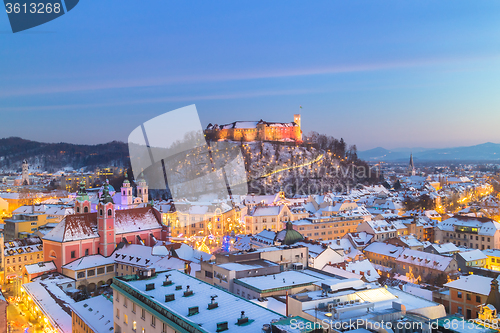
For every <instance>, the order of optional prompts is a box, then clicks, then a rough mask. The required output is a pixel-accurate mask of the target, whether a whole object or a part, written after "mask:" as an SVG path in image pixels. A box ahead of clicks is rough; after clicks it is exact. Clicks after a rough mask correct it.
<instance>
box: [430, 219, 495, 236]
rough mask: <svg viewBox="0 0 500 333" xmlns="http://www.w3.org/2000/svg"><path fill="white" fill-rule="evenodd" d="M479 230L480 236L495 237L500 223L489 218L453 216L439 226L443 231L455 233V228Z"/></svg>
mask: <svg viewBox="0 0 500 333" xmlns="http://www.w3.org/2000/svg"><path fill="white" fill-rule="evenodd" d="M456 226H457V227H469V228H477V233H478V234H479V235H486V236H493V235H495V233H496V232H497V230H499V229H500V223H498V222H496V221H493V220H491V219H489V218H481V217H468V216H457V215H456V216H453V217H450V218H449V219H447V220H445V221H443V222H440V223H438V224H437V228H438V229H440V230H443V231H455V227H456Z"/></svg>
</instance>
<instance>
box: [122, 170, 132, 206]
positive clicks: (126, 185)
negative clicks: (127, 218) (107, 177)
mask: <svg viewBox="0 0 500 333" xmlns="http://www.w3.org/2000/svg"><path fill="white" fill-rule="evenodd" d="M121 191H122V200H121V204H122V205H126V206H130V205H132V203H133V199H134V198H133V196H132V187H130V181H129V180H128V178H127V173H126V172H125V180H124V181H123V185H122V188H121Z"/></svg>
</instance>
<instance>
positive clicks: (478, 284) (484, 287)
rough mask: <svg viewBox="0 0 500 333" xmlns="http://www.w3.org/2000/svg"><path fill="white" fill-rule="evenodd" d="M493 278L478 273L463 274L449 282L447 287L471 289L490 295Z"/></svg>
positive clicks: (471, 290)
mask: <svg viewBox="0 0 500 333" xmlns="http://www.w3.org/2000/svg"><path fill="white" fill-rule="evenodd" d="M491 281H493V278H489V277H486V276H481V275H477V274H473V275H467V276H461V277H460V278H459V279H458V280H455V281H451V282H448V283H447V284H445V285H444V286H445V287H448V288H454V289H459V290H463V291H469V292H471V293H475V294H480V295H485V296H487V295H489V293H490V290H491Z"/></svg>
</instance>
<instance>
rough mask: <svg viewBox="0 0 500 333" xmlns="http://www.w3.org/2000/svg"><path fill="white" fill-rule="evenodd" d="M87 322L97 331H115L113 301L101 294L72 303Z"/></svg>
mask: <svg viewBox="0 0 500 333" xmlns="http://www.w3.org/2000/svg"><path fill="white" fill-rule="evenodd" d="M71 309H72V310H73V312H75V313H76V314H77V315H78V317H80V319H82V320H83V321H84V322H85V324H87V325H88V326H89V328H90V329H92V332H95V333H110V332H113V331H114V321H113V301H111V300H110V299H108V298H106V297H104V296H103V295H99V296H96V297H92V298H89V299H86V300H83V301H80V302H76V303H74V304H72V305H71Z"/></svg>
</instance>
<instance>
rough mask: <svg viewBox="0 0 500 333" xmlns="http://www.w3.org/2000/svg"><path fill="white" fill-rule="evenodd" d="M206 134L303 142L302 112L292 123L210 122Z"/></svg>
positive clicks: (227, 138) (259, 139)
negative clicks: (213, 123) (223, 123)
mask: <svg viewBox="0 0 500 333" xmlns="http://www.w3.org/2000/svg"><path fill="white" fill-rule="evenodd" d="M205 135H206V136H207V138H208V139H209V140H233V141H246V142H248V141H292V142H302V130H301V128H300V114H295V115H294V116H293V121H292V122H290V123H273V122H267V121H264V120H262V119H261V120H259V121H235V122H233V123H230V124H225V125H217V124H215V125H212V124H208V126H207V128H206V129H205Z"/></svg>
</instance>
